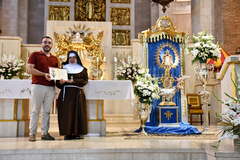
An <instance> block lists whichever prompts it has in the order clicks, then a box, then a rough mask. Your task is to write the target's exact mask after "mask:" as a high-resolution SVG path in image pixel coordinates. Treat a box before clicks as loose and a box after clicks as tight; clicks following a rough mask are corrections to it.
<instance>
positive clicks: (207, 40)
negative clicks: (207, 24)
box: [188, 32, 220, 63]
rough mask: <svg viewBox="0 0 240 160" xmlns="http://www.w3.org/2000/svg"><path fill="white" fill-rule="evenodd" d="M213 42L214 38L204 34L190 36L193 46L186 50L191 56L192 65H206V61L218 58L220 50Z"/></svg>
mask: <svg viewBox="0 0 240 160" xmlns="http://www.w3.org/2000/svg"><path fill="white" fill-rule="evenodd" d="M213 41H214V37H213V36H212V35H210V34H207V33H206V32H199V33H198V34H197V35H193V36H192V42H193V44H192V45H191V46H189V47H188V50H189V52H190V53H191V54H192V56H193V60H192V62H193V63H194V62H196V61H199V62H200V63H206V62H207V60H208V59H217V58H218V57H219V56H220V48H219V46H218V44H215V43H214V42H213Z"/></svg>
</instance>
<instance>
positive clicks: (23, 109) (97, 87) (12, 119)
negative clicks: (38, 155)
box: [0, 79, 134, 137]
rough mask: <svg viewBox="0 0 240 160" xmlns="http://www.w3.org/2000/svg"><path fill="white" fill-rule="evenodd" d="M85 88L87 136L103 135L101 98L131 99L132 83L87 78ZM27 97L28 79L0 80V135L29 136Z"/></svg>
mask: <svg viewBox="0 0 240 160" xmlns="http://www.w3.org/2000/svg"><path fill="white" fill-rule="evenodd" d="M84 90H85V95H86V99H87V107H88V118H89V120H88V123H89V135H96V136H104V135H106V121H105V119H104V100H130V99H133V98H134V94H133V87H132V83H131V81H126V80H89V82H88V84H87V85H86V86H85V87H84ZM30 97H31V80H18V79H14V80H0V137H16V136H28V125H29V104H31V103H29V99H30ZM10 106H12V107H10ZM50 127H51V126H50Z"/></svg>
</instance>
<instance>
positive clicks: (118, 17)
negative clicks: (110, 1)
mask: <svg viewBox="0 0 240 160" xmlns="http://www.w3.org/2000/svg"><path fill="white" fill-rule="evenodd" d="M110 20H111V22H112V24H113V25H120V26H129V25H131V9H130V8H117V7H114V8H111V11H110Z"/></svg>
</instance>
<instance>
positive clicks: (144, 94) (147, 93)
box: [134, 73, 160, 104]
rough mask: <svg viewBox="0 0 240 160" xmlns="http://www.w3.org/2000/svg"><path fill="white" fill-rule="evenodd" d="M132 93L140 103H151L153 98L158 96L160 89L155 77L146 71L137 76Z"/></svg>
mask: <svg viewBox="0 0 240 160" xmlns="http://www.w3.org/2000/svg"><path fill="white" fill-rule="evenodd" d="M134 93H135V95H136V96H138V98H139V102H140V103H145V104H151V103H152V101H153V100H154V99H158V98H160V94H159V93H160V91H159V86H158V81H157V79H155V78H153V77H152V76H151V75H150V74H148V73H146V74H144V75H143V76H138V77H137V83H136V85H135V86H134Z"/></svg>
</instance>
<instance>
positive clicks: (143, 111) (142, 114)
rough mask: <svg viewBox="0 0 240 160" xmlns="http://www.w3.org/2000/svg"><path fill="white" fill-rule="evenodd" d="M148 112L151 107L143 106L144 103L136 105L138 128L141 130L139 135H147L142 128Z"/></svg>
mask: <svg viewBox="0 0 240 160" xmlns="http://www.w3.org/2000/svg"><path fill="white" fill-rule="evenodd" d="M150 112H151V106H150V105H149V104H145V103H139V104H138V117H139V119H140V128H141V129H142V131H141V134H144V135H147V133H146V132H145V129H144V128H145V123H146V122H147V120H148V117H149V114H150Z"/></svg>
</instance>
